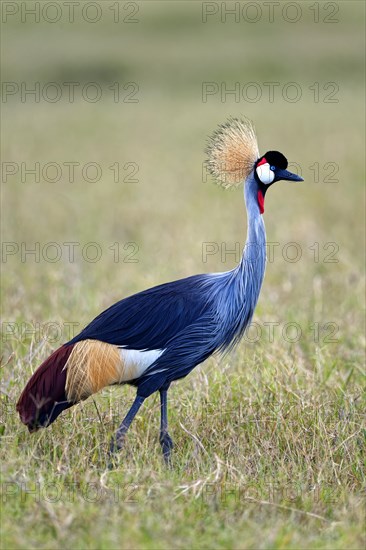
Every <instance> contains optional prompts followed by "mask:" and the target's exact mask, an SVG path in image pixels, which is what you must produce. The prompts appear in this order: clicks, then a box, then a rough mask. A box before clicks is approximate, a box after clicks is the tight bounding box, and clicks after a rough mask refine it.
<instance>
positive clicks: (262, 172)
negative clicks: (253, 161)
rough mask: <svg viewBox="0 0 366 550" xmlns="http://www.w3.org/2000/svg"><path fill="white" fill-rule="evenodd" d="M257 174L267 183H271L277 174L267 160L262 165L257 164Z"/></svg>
mask: <svg viewBox="0 0 366 550" xmlns="http://www.w3.org/2000/svg"><path fill="white" fill-rule="evenodd" d="M257 176H258V178H259V179H260V181H261V182H262V183H264V184H265V185H269V184H270V183H272V182H273V180H274V179H275V174H274V172H273V171H272V170H271V168H270V166H269V164H268V162H266V163H265V164H261V165H260V166H257Z"/></svg>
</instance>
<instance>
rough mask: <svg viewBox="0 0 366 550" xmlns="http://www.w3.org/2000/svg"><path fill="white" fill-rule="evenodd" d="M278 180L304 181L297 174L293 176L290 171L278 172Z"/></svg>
mask: <svg viewBox="0 0 366 550" xmlns="http://www.w3.org/2000/svg"><path fill="white" fill-rule="evenodd" d="M276 179H277V180H288V181H304V180H303V178H301V177H300V176H298V175H297V174H293V173H292V172H289V171H288V170H281V169H277V170H276Z"/></svg>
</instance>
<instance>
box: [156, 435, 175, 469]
mask: <svg viewBox="0 0 366 550" xmlns="http://www.w3.org/2000/svg"><path fill="white" fill-rule="evenodd" d="M159 441H160V445H161V449H162V451H163V458H164V462H165V464H166V465H167V466H168V467H169V468H170V467H171V465H172V464H171V452H172V449H173V447H174V444H173V440H172V438H171V437H170V435H169V434H168V432H162V433H160V439H159Z"/></svg>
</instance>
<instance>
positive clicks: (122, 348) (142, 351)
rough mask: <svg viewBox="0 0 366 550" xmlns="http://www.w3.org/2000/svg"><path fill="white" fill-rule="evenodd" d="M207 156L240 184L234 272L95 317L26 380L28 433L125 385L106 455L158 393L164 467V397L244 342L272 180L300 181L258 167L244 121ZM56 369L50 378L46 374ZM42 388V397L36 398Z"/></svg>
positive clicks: (270, 166) (175, 286) (274, 161)
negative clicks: (243, 225) (131, 393)
mask: <svg viewBox="0 0 366 550" xmlns="http://www.w3.org/2000/svg"><path fill="white" fill-rule="evenodd" d="M208 155H209V162H208V167H209V170H210V172H211V173H212V174H213V175H214V176H215V177H216V178H217V179H219V180H220V181H221V184H222V185H223V186H224V187H228V186H229V185H236V184H237V181H238V179H242V181H243V180H244V196H245V205H246V210H247V224H248V225H247V239H246V243H245V246H244V249H243V254H242V258H241V261H240V263H239V265H238V266H237V267H235V268H234V269H232V270H230V271H227V272H223V273H211V274H201V275H194V276H192V277H188V278H185V279H180V280H178V281H173V282H170V283H165V284H162V285H159V286H156V287H154V288H151V289H148V290H145V291H142V292H139V293H137V294H134V295H133V296H129V297H127V298H125V299H123V300H121V301H119V302H117V303H116V304H114V305H113V306H111V307H110V308H109V309H107V310H106V311H104V312H103V313H101V314H100V315H98V317H96V318H95V319H94V320H93V321H92V322H91V323H90V324H89V325H88V326H87V327H85V328H84V329H83V330H82V331H81V333H80V334H79V335H77V336H76V337H75V338H73V339H72V340H71V341H70V342H68V343H67V344H65V346H63V348H60V351H58V352H55V354H54V359H52V360H51V359H49V360H47V361H46V362H45V363H44V364H43V365H41V367H42V368H41V367H40V369H39V370H38V371H37V372H36V373H35V375H34V376H33V377H32V378H31V379H30V381H29V383H28V385H27V386H26V388H25V390H24V391H23V393H22V396H21V398H20V400H19V402H18V406H17V408H18V410H19V413H20V414H21V418H22V421H23V422H24V423H26V424H27V425H28V427H31V428H32V429H35V428H37V427H39V426H47V425H49V424H50V423H52V422H53V421H54V420H55V418H56V417H57V416H58V415H59V414H60V412H61V411H62V410H64V409H66V408H68V407H70V406H71V405H73V404H74V403H76V402H78V401H79V400H80V399H85V398H87V397H88V396H89V395H91V394H92V393H95V392H96V391H98V390H99V389H101V388H102V387H104V386H105V385H108V384H115V383H128V384H132V385H134V386H136V387H137V396H136V399H135V402H134V403H133V405H132V407H131V409H130V411H129V413H128V414H127V416H126V417H125V419H124V420H123V422H122V424H121V426H120V428H119V430H118V431H117V434H116V438H115V439H113V441H112V443H111V450H115V449H116V448H117V449H119V448H120V447H121V446H122V442H123V438H124V435H125V433H126V431H127V429H128V427H129V425H130V424H131V422H132V420H133V418H134V416H135V415H136V413H137V411H138V410H139V408H140V406H141V404H142V403H143V401H144V400H145V399H146V397H148V396H149V395H151V394H152V393H154V392H155V391H159V392H160V396H161V419H162V420H161V433H160V442H161V445H162V448H163V453H164V458H165V459H166V460H168V459H169V456H170V450H171V448H172V441H171V439H170V436H169V434H168V431H167V390H168V388H169V386H170V384H171V382H173V381H174V380H178V379H179V378H183V377H184V376H186V375H187V374H189V372H190V371H191V370H192V369H193V368H194V367H196V366H197V365H198V364H200V363H202V362H203V361H205V360H206V359H207V358H208V357H209V356H210V355H212V354H213V353H216V352H219V353H220V352H221V353H225V352H228V351H230V350H231V349H232V348H233V347H234V346H235V345H236V344H237V343H238V342H239V340H240V338H241V337H242V336H243V334H244V331H245V329H246V328H247V327H248V325H249V323H250V322H251V319H252V317H253V313H254V310H255V307H256V305H257V301H258V298H259V293H260V290H261V286H262V282H263V278H264V272H265V266H266V232H265V226H264V221H263V216H262V214H263V212H264V198H265V194H266V192H267V190H268V188H269V187H270V186H271V185H272V184H273V183H275V182H276V181H278V180H280V179H286V180H293V181H302V178H300V177H298V176H297V175H296V174H292V173H291V172H288V171H287V170H286V168H287V160H286V158H285V157H284V156H283V155H282V154H281V153H279V152H276V151H269V152H267V153H266V154H265V155H263V156H262V157H260V158H258V157H259V153H258V147H257V142H256V137H255V132H254V129H253V127H252V125H251V124H250V123H249V122H248V121H243V120H239V119H230V120H229V122H228V123H226V124H224V125H223V126H221V127H220V128H219V130H218V131H217V132H215V134H214V135H213V137H212V138H211V142H210V143H209V146H208ZM65 348H66V349H67V350H68V351H65ZM62 350H63V351H62ZM52 357H53V356H52ZM56 361H57V369H58V370H57V374H55V373H56V370H54V371H52V368H53V367H52V365H53V364H54V363H55V362H56ZM61 369H62V370H61ZM59 373H60V374H59ZM61 374H62V377H63V378H62V380H61ZM45 381H47V388H48V390H47V393H48V395H44V390H42V389H41V388H44V387H46V386H45ZM56 396H57V397H56ZM60 396H61V398H62V399H64V401H62V402H61V403H60ZM47 399H48V401H47ZM36 401H39V402H40V403H41V404H40V406H39V407H35V403H36ZM44 403H47V405H45V404H44Z"/></svg>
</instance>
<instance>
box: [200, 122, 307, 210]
mask: <svg viewBox="0 0 366 550" xmlns="http://www.w3.org/2000/svg"><path fill="white" fill-rule="evenodd" d="M206 153H207V161H206V166H207V169H208V171H209V172H210V174H211V175H212V176H213V178H214V179H215V180H216V182H217V183H218V184H219V185H221V186H222V187H224V188H225V189H229V188H233V187H238V186H239V185H240V184H241V183H242V182H246V185H245V187H246V197H248V199H249V200H250V204H251V205H252V204H256V201H257V202H258V206H259V211H260V213H261V214H263V212H264V197H265V194H266V192H267V189H268V188H269V187H270V186H271V185H272V184H273V183H275V182H276V181H279V180H289V181H303V179H302V178H301V177H300V176H298V175H297V174H293V173H292V172H289V171H288V170H287V165H288V163H287V159H286V157H285V156H284V155H283V154H282V153H280V152H278V151H268V152H267V153H266V154H265V155H263V156H260V155H259V151H258V143H257V137H256V134H255V130H254V126H253V124H252V122H251V121H250V120H249V119H247V118H229V119H228V120H227V121H226V122H225V123H224V124H221V125H220V126H219V127H218V129H217V130H216V131H215V132H214V133H213V134H212V136H211V137H210V138H209V140H208V144H207V148H206Z"/></svg>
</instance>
